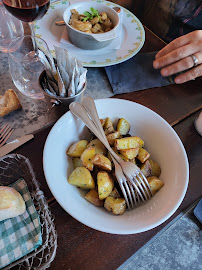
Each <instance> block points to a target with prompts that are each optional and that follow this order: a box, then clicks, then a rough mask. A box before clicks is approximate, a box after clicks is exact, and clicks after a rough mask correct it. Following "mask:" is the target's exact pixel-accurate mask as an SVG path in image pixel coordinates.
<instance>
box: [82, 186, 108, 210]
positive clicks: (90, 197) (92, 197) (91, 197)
mask: <svg viewBox="0 0 202 270" xmlns="http://www.w3.org/2000/svg"><path fill="white" fill-rule="evenodd" d="M85 199H86V200H87V201H89V202H90V203H92V204H94V205H96V206H103V205H104V201H103V200H100V199H99V196H98V192H97V191H96V190H95V189H91V190H90V191H89V192H88V193H87V194H86V196H85Z"/></svg>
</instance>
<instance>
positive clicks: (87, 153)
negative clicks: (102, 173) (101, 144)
mask: <svg viewBox="0 0 202 270" xmlns="http://www.w3.org/2000/svg"><path fill="white" fill-rule="evenodd" d="M94 156H95V148H94V147H89V148H86V149H85V150H84V151H83V153H82V155H81V161H82V165H83V166H84V167H86V168H87V169H89V170H90V171H92V170H93V166H94V165H93V163H92V159H93V158H94Z"/></svg>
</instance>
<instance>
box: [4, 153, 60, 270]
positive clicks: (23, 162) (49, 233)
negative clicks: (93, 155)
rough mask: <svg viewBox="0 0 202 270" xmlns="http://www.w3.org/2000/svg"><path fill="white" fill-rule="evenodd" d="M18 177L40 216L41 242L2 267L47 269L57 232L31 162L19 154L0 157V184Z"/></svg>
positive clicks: (54, 250) (51, 257)
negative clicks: (38, 245) (23, 181)
mask: <svg viewBox="0 0 202 270" xmlns="http://www.w3.org/2000/svg"><path fill="white" fill-rule="evenodd" d="M19 178H23V179H24V180H25V181H26V183H27V185H28V188H29V191H30V194H31V196H32V200H33V202H34V205H35V207H36V210H37V212H38V215H39V218H40V222H41V234H42V241H43V242H42V246H40V247H39V248H38V249H36V250H34V251H32V252H31V253H29V254H27V255H26V256H24V257H22V258H21V259H19V260H17V261H15V262H13V263H11V264H10V265H8V266H6V267H4V268H3V270H7V269H26V270H27V269H29V270H36V269H37V270H42V269H47V268H48V267H50V264H51V262H52V261H53V260H54V258H55V255H56V249H57V233H56V230H55V225H54V220H53V216H52V215H51V212H50V210H49V208H48V203H47V201H46V198H45V197H44V193H43V191H41V190H40V189H39V184H38V182H37V180H36V178H35V174H34V171H33V169H32V166H31V163H30V161H29V160H28V159H27V158H26V157H24V156H22V155H19V154H10V155H6V156H4V157H3V158H0V185H9V184H11V183H13V182H15V181H16V180H17V179H19ZM13 267H14V268H13Z"/></svg>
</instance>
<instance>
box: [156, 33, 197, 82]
mask: <svg viewBox="0 0 202 270" xmlns="http://www.w3.org/2000/svg"><path fill="white" fill-rule="evenodd" d="M155 58H156V59H155V60H154V62H153V67H154V68H155V69H161V75H162V76H164V77H167V76H170V75H173V74H176V73H178V72H181V71H185V72H184V73H183V74H180V75H178V76H176V78H175V83H177V84H180V83H184V82H187V81H190V80H194V79H195V78H197V77H200V76H202V30H197V31H194V32H191V33H189V34H187V35H184V36H181V37H179V38H177V39H175V40H173V41H172V42H171V43H169V44H168V45H167V46H166V47H164V48H163V49H162V50H160V51H159V52H158V53H157V54H156V57H155ZM195 62H197V63H195ZM186 70H187V71H186Z"/></svg>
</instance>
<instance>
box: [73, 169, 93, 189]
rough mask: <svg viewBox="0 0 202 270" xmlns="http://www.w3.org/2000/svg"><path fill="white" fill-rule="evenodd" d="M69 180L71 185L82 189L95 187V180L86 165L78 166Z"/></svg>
mask: <svg viewBox="0 0 202 270" xmlns="http://www.w3.org/2000/svg"><path fill="white" fill-rule="evenodd" d="M68 182H69V183H70V184H71V185H74V186H76V187H80V188H82V189H93V188H95V181H94V179H93V177H92V175H91V173H90V171H89V170H88V169H86V168H85V167H78V168H76V169H75V170H74V171H73V172H72V173H71V174H70V176H69V178H68Z"/></svg>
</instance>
